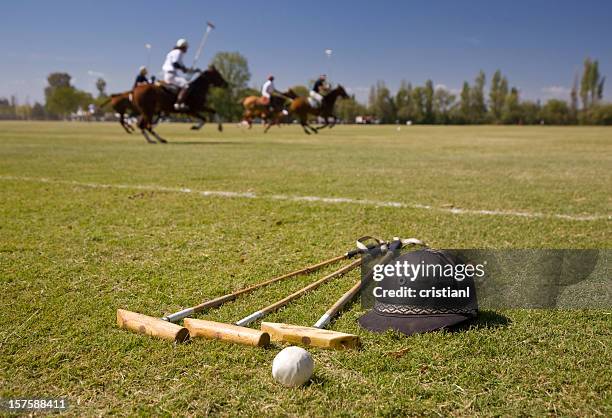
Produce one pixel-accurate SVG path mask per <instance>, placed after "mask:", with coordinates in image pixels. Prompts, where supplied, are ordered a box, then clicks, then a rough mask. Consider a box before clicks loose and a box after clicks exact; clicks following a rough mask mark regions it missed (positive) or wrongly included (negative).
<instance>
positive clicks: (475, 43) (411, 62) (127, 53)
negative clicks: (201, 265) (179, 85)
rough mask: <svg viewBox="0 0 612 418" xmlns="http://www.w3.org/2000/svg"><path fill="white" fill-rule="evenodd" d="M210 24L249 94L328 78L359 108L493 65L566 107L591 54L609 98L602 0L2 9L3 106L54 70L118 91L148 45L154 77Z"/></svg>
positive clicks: (611, 16)
mask: <svg viewBox="0 0 612 418" xmlns="http://www.w3.org/2000/svg"><path fill="white" fill-rule="evenodd" d="M207 20H211V21H213V22H214V23H215V24H216V25H217V29H216V30H215V31H214V32H212V33H211V35H210V38H209V41H208V44H207V46H206V49H205V51H204V54H203V57H202V59H201V62H208V61H209V60H210V58H211V57H212V55H213V54H214V53H215V52H217V51H239V52H241V53H242V54H243V55H245V56H246V57H247V59H248V61H249V66H250V69H251V73H252V75H253V77H252V79H251V84H252V85H256V86H259V85H260V84H261V83H262V81H263V79H264V77H265V76H266V74H268V73H270V72H272V73H274V74H275V75H276V78H277V87H279V88H285V87H287V86H291V85H295V84H298V83H299V84H304V83H306V82H307V81H308V80H310V79H312V78H314V77H315V76H316V75H318V74H319V73H321V72H327V73H330V75H331V78H332V81H334V82H340V83H342V84H343V85H345V86H346V87H348V88H349V89H350V90H351V91H352V92H353V93H355V94H356V95H357V97H358V98H359V99H361V100H363V101H365V100H366V98H367V91H368V88H369V87H370V86H371V85H372V84H373V83H375V82H376V81H377V80H385V81H386V83H387V85H388V86H389V87H391V89H392V90H395V89H396V88H397V86H398V85H399V82H400V81H401V80H402V79H405V80H408V81H411V82H412V83H416V84H421V83H424V81H425V80H426V79H428V78H431V79H433V81H434V83H435V84H439V85H445V86H446V87H447V88H449V89H451V90H456V89H459V88H460V87H461V84H462V83H463V81H464V80H468V81H471V80H473V78H474V77H475V75H476V73H477V72H478V71H479V70H480V69H483V70H485V72H486V73H487V76H488V78H489V79H490V76H491V74H492V73H493V71H495V70H496V69H497V68H500V69H501V70H502V71H503V73H504V74H505V75H507V77H508V79H509V81H510V84H511V85H515V86H517V87H518V88H519V90H520V91H521V94H522V97H524V98H528V99H536V98H540V99H542V100H546V99H548V98H551V97H561V98H565V97H567V92H568V91H569V88H571V85H572V82H573V78H574V75H575V74H576V73H577V72H579V71H580V69H581V65H582V61H583V60H584V58H585V57H587V56H591V57H594V58H596V59H598V60H599V63H600V71H601V72H602V73H603V74H604V75H607V76H608V81H609V83H608V85H607V88H606V94H605V96H606V99H607V100H611V99H612V1H603V0H601V1H596V0H582V1H578V0H574V1H565V0H556V1H555V0H547V1H544V0H531V1H523V0H513V1H503V2H501V1H493V0H490V1H480V0H470V1H468V0H464V1H433V0H432V1H381V0H379V1H308V2H304V1H300V2H293V1H290V0H286V1H256V0H251V1H218V0H217V1H170V0H167V1H165V2H161V1H155V0H150V1H108V0H107V1H88V0H79V1H62V0H57V1H29V0H22V1H5V2H2V4H1V5H0V52H1V53H2V58H1V60H0V71H1V74H2V78H1V79H0V97H1V96H9V95H12V94H15V95H16V96H17V97H18V99H19V100H20V101H21V102H23V101H25V100H26V99H28V100H29V101H30V102H33V101H34V100H41V99H42V97H43V88H44V86H45V84H46V81H45V79H46V76H47V75H48V74H49V73H50V72H52V71H66V72H68V73H70V74H71V75H72V76H73V77H74V84H75V85H76V86H77V87H79V88H82V89H85V90H88V91H92V92H93V91H94V90H95V87H94V81H95V79H96V78H97V77H98V75H103V77H104V78H105V79H106V80H107V82H108V91H110V92H117V91H122V90H125V89H127V88H129V87H130V86H131V83H132V79H133V77H134V75H135V73H136V71H137V68H138V67H139V66H140V65H142V64H146V61H147V54H146V49H145V47H144V45H145V44H146V43H150V44H151V45H152V54H151V68H152V69H153V70H154V72H157V71H159V69H160V67H161V64H162V61H163V57H164V55H165V53H166V52H167V51H168V50H169V49H170V48H171V47H172V45H173V43H174V42H175V41H176V39H177V38H179V37H186V38H188V39H189V40H190V41H191V44H192V46H195V45H197V43H198V42H199V39H200V37H201V36H202V32H203V29H204V26H205V22H206V21H207ZM326 48H331V49H332V50H333V55H332V57H331V60H327V59H326V56H325V53H324V51H325V49H326ZM195 49H196V48H195V47H192V49H191V50H190V51H189V53H188V59H187V63H190V62H191V60H192V59H193V54H194V53H195Z"/></svg>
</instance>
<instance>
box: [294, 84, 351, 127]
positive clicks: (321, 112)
mask: <svg viewBox="0 0 612 418" xmlns="http://www.w3.org/2000/svg"><path fill="white" fill-rule="evenodd" d="M338 97H342V98H343V99H347V98H348V97H349V96H348V94H346V91H345V90H344V87H342V86H341V85H338V87H336V88H335V89H333V90H331V91H330V92H329V93H327V94H326V95H325V96H324V97H323V101H322V102H321V106H319V107H318V108H315V107H312V106H310V103H309V102H308V98H307V97H298V98H297V99H295V100H294V101H293V102H291V105H290V106H289V112H290V113H291V114H293V115H296V116H297V117H298V119H299V120H300V124H301V125H302V129H304V132H305V133H307V134H308V135H310V132H309V131H308V129H310V130H311V131H312V132H314V133H315V134H316V133H319V132H318V131H319V129H323V128H326V127H330V128H333V127H334V126H335V125H336V120H337V119H338V118H337V117H336V116H335V115H334V105H335V104H336V99H338ZM308 115H314V116H319V117H321V118H323V119H324V123H323V125H321V126H317V127H316V128H315V127H314V126H310V124H309V123H308ZM329 118H333V122H332V124H331V125H330V123H329Z"/></svg>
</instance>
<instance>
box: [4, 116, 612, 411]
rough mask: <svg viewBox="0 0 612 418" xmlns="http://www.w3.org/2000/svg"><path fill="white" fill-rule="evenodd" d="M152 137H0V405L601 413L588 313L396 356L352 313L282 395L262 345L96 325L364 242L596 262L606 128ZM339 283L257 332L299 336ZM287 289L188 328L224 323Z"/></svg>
mask: <svg viewBox="0 0 612 418" xmlns="http://www.w3.org/2000/svg"><path fill="white" fill-rule="evenodd" d="M159 132H160V134H162V135H164V136H165V137H167V138H168V139H169V140H170V141H171V143H169V144H167V145H148V144H146V143H145V141H144V139H143V138H142V137H141V136H140V135H131V136H129V135H127V134H125V133H123V131H122V130H121V128H120V127H119V125H118V124H117V125H115V124H96V123H94V124H86V123H74V124H67V123H10V122H3V123H0V214H1V219H2V222H1V224H0V282H1V285H2V293H3V295H2V299H1V300H2V309H1V311H0V355H1V359H2V360H1V362H0V397H3V398H8V397H20V398H21V397H36V396H45V397H67V398H68V399H69V402H70V403H71V405H70V409H69V411H68V414H69V415H73V416H90V415H106V414H118V415H142V416H147V415H167V416H173V415H174V416H175V415H179V414H185V415H193V416H201V415H204V414H212V415H223V416H233V415H257V416H262V415H264V414H265V415H269V416H284V415H299V416H302V415H308V416H324V415H343V416H349V415H364V416H404V415H414V416H422V415H432V416H433V415H444V416H448V415H454V416H473V415H487V416H490V415H494V416H500V415H501V416H508V415H534V416H541V415H564V416H600V415H601V416H611V415H612V373H611V372H610V364H612V348H611V346H610V343H611V341H612V339H611V335H612V317H611V316H610V311H603V310H579V311H578V310H575V311H570V310H565V311H554V310H548V311H546V310H541V311H537V310H508V311H501V312H485V313H483V314H482V315H481V319H480V320H479V321H478V322H476V323H475V324H474V325H473V326H472V327H471V328H470V329H469V330H467V331H465V332H460V333H450V332H444V333H431V334H424V335H417V336H412V337H408V338H406V337H402V336H400V335H399V334H394V333H387V334H384V335H377V334H373V333H369V332H367V331H364V330H362V329H360V328H359V326H358V325H357V323H356V319H357V318H358V317H359V316H360V315H361V314H362V311H361V307H360V305H359V303H355V304H353V305H352V306H351V307H350V309H348V310H347V311H346V312H345V313H344V314H343V315H342V316H341V317H340V318H339V319H338V320H337V321H336V322H335V323H334V324H333V325H332V329H335V330H342V331H346V332H352V333H357V334H359V335H360V336H361V337H362V340H363V347H362V349H360V350H359V351H347V352H330V351H324V350H317V349H312V350H311V352H312V353H313V356H314V358H315V362H316V368H315V376H314V378H313V380H312V382H311V383H310V384H309V385H307V386H306V387H303V388H298V389H286V388H283V387H280V386H279V385H277V384H276V383H275V382H274V381H273V379H272V377H271V363H272V359H273V358H274V356H275V355H276V354H277V352H278V351H279V348H280V347H281V346H280V345H278V344H277V345H274V346H273V347H272V348H270V349H256V348H251V347H243V346H238V345H231V344H227V343H222V342H216V341H206V340H197V341H194V342H193V343H191V344H186V345H182V346H173V345H172V344H170V343H168V342H165V341H161V340H155V339H152V338H148V337H144V336H140V335H136V334H132V333H129V332H127V331H125V330H121V329H118V328H117V326H116V324H115V312H116V309H117V308H119V307H121V308H126V309H130V310H134V311H139V312H142V313H145V314H148V315H161V314H163V313H167V312H173V311H176V310H178V309H180V308H183V307H187V306H190V305H193V304H196V303H198V302H200V301H203V300H206V299H208V298H211V297H214V296H218V295H221V294H224V293H226V292H228V291H230V290H236V289H239V288H241V287H243V286H246V285H247V284H250V283H255V282H258V281H261V280H263V279H265V278H270V277H273V276H274V275H277V274H280V273H283V272H288V271H290V270H293V269H295V268H297V267H301V266H305V265H307V264H310V263H313V262H316V261H319V260H322V259H324V258H329V257H331V256H333V255H336V254H338V253H342V252H344V251H346V250H348V249H350V248H351V246H352V245H353V241H354V239H355V238H357V237H359V236H361V235H365V234H374V235H379V236H382V237H392V236H398V235H399V236H404V237H408V236H414V237H418V238H421V239H423V240H426V241H427V242H429V243H431V244H432V245H434V246H436V247H440V248H444V247H446V248H610V247H611V243H612V241H611V236H612V234H611V228H610V226H611V224H610V218H609V216H610V213H611V212H612V210H611V203H612V198H611V194H610V190H611V189H612V187H611V186H612V169H611V168H612V129H611V128H594V127H568V128H558V127H492V126H479V127H420V126H413V127H402V129H401V131H398V130H397V129H396V127H393V126H381V127H369V126H368V127H366V126H363V127H348V126H347V127H345V126H338V127H336V128H334V129H333V130H332V131H322V132H321V134H319V135H317V136H314V135H313V136H306V135H304V134H303V133H302V131H301V129H300V128H298V127H295V126H286V127H283V128H280V129H273V130H272V131H271V132H270V133H269V134H266V135H264V134H263V133H262V131H261V129H260V128H259V127H257V128H254V129H253V130H252V131H247V130H243V129H239V128H236V127H234V126H229V125H228V126H226V130H225V131H224V132H223V133H219V132H217V131H216V130H214V128H213V126H210V125H207V126H205V127H204V129H203V130H202V131H200V132H193V131H190V130H189V129H188V126H187V125H164V126H161V127H160V128H159ZM144 186H146V187H144ZM185 188H188V189H190V190H191V192H190V193H188V192H185V191H180V190H179V189H185ZM196 191H225V192H236V193H249V195H248V196H251V197H241V196H232V195H229V196H228V195H226V196H222V195H209V196H204V195H202V194H199V193H196ZM308 196H310V197H313V196H314V197H316V198H317V199H313V198H310V199H303V198H304V197H308ZM319 198H346V199H351V200H348V201H345V202H336V201H331V200H324V199H319ZM364 201H365V202H364ZM377 202H400V203H402V204H403V206H401V207H393V206H384V205H377V204H376V203H377ZM453 209H461V210H462V211H459V212H460V213H453V212H452V210H453ZM479 211H493V213H492V214H485V213H480V212H479ZM331 270H333V268H331V267H330V268H328V269H327V270H326V271H331ZM321 274H322V273H321ZM318 277H320V275H318ZM357 277H358V275H357V273H356V272H354V273H353V274H349V275H348V276H346V277H343V278H341V279H337V280H336V281H333V282H331V283H330V284H327V285H325V286H324V287H322V288H321V289H319V291H317V292H313V293H311V294H308V295H307V296H305V297H303V298H301V299H299V300H298V301H296V302H295V303H292V304H291V305H289V306H288V307H287V308H285V309H283V310H281V311H279V312H278V313H275V314H273V315H270V316H269V317H267V319H268V320H272V321H279V322H290V323H295V324H300V325H309V324H312V323H313V322H314V321H315V320H316V319H317V318H318V317H319V315H320V314H321V313H323V312H324V311H325V309H326V306H327V305H329V304H331V303H332V302H333V301H334V300H335V299H336V298H337V297H339V296H340V295H341V294H342V293H343V292H344V291H345V290H346V289H348V287H349V286H350V285H351V284H352V282H354V280H356V278H357ZM310 280H313V278H310ZM308 281H309V278H299V279H295V280H291V281H288V282H284V283H282V284H278V285H274V286H272V287H270V288H266V289H262V290H260V291H257V292H255V293H253V294H251V295H249V296H246V297H242V298H239V299H238V300H236V301H235V302H232V303H229V304H227V305H225V306H223V307H222V308H220V309H216V310H211V311H209V312H207V313H205V314H203V315H200V316H199V317H200V318H212V319H216V320H220V321H235V320H237V319H240V318H242V317H243V316H245V315H246V314H248V313H250V312H252V311H254V310H257V309H259V308H261V307H263V306H265V305H267V304H269V303H271V302H272V301H274V300H276V299H278V298H280V297H282V296H284V295H286V294H288V293H289V292H290V291H293V290H296V289H298V288H300V287H302V286H303V285H304V284H305V283H307V282H308ZM500 316H501V317H503V318H505V319H506V320H505V321H499V320H498V319H499V317H500Z"/></svg>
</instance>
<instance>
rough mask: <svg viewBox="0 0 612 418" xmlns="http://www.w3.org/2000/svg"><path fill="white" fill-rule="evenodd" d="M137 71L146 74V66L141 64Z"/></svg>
mask: <svg viewBox="0 0 612 418" xmlns="http://www.w3.org/2000/svg"><path fill="white" fill-rule="evenodd" d="M138 72H139V73H140V75H147V73H148V71H147V67H145V66H144V65H143V66H141V67H140V68H139V69H138Z"/></svg>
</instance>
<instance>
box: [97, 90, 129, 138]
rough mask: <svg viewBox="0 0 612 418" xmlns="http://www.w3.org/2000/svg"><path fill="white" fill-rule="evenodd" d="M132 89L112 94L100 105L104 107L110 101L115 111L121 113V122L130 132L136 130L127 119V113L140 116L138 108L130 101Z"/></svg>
mask: <svg viewBox="0 0 612 418" xmlns="http://www.w3.org/2000/svg"><path fill="white" fill-rule="evenodd" d="M130 93H132V92H131V91H125V92H123V93H116V94H111V96H110V97H109V98H108V100H106V101H105V102H104V103H102V104H101V105H100V107H101V108H102V107H104V106H106V105H107V104H109V103H110V105H111V107H112V109H113V110H114V111H115V113H118V114H119V123H120V124H121V126H122V127H123V129H125V131H126V132H127V133H128V134H131V133H132V132H134V127H133V126H132V125H130V124H129V123H128V122H127V121H126V120H125V115H129V116H138V110H136V108H135V107H134V105H133V104H132V102H131V101H130Z"/></svg>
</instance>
